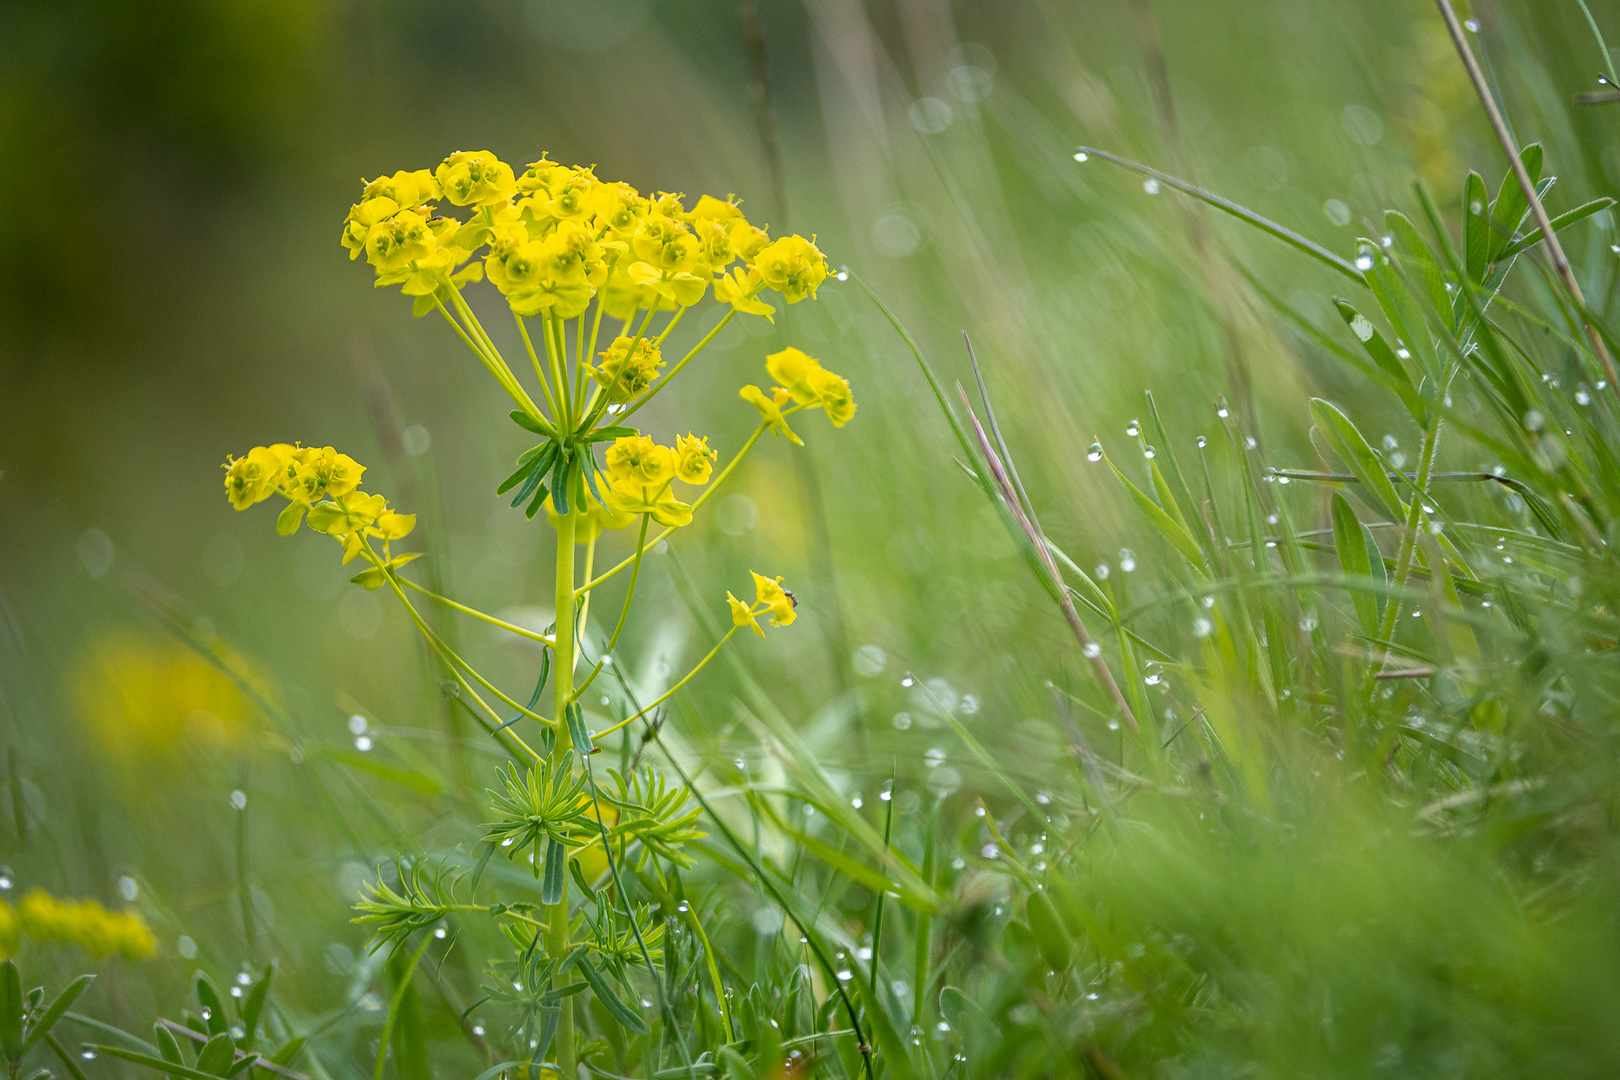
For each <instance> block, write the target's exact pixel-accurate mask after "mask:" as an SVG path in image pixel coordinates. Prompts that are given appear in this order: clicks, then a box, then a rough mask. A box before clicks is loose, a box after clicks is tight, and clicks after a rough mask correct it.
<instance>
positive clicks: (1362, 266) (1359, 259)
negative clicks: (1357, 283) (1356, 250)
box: [1356, 254, 1373, 271]
mask: <svg viewBox="0 0 1620 1080" xmlns="http://www.w3.org/2000/svg"><path fill="white" fill-rule="evenodd" d="M1372 268H1373V259H1372V256H1371V255H1365V254H1364V255H1357V256H1356V269H1357V270H1361V271H1367V270H1371V269H1372Z"/></svg>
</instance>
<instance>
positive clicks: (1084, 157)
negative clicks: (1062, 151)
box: [1074, 150, 1091, 162]
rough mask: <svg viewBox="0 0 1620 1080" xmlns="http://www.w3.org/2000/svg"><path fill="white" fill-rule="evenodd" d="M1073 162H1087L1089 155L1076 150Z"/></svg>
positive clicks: (1089, 158)
mask: <svg viewBox="0 0 1620 1080" xmlns="http://www.w3.org/2000/svg"><path fill="white" fill-rule="evenodd" d="M1074 160H1076V161H1081V162H1084V161H1089V160H1091V155H1090V154H1088V153H1086V152H1085V151H1084V150H1076V151H1075V152H1074Z"/></svg>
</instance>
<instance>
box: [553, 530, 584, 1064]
mask: <svg viewBox="0 0 1620 1080" xmlns="http://www.w3.org/2000/svg"><path fill="white" fill-rule="evenodd" d="M579 518H580V514H579V511H578V510H572V511H570V512H569V513H567V514H565V515H564V516H563V517H561V518H560V519H558V521H557V595H556V602H557V639H556V645H555V646H553V652H554V654H555V656H556V660H557V663H556V665H555V666H554V667H553V668H552V676H551V679H552V690H553V693H554V695H555V696H554V697H553V701H554V702H555V711H556V714H557V717H558V718H559V720H566V718H567V713H568V706H569V704H570V703H571V702H572V700H573V694H574V539H575V537H576V536H577V535H578V529H579ZM556 735H557V737H556V739H555V741H554V742H553V743H552V744H551V766H552V768H553V769H555V768H558V767H559V766H561V765H562V761H563V755H564V754H566V753H567V752H568V751H569V750H570V749H571V748H572V747H573V737H572V735H571V734H570V733H569V730H568V725H567V723H559V724H558V725H557V728H556ZM563 880H564V882H565V883H566V881H567V877H566V875H565V876H564V878H563ZM546 923H547V929H546V936H547V938H548V939H549V940H548V945H549V946H550V951H551V955H552V956H553V957H554V958H555V959H556V960H557V961H558V962H561V961H562V959H563V958H564V957H566V956H567V955H568V948H569V942H568V895H567V886H566V884H565V885H564V891H563V898H562V900H561V901H559V902H558V903H556V904H552V905H551V906H550V907H549V908H548V909H547V911H546ZM556 1046H557V1066H558V1068H559V1069H561V1070H562V1074H563V1077H564V1078H565V1080H573V1077H574V1075H575V1073H576V1072H577V1067H576V1064H575V1059H574V1005H573V999H572V998H568V999H564V1001H563V1002H562V1017H561V1019H560V1020H559V1021H558V1024H557V1037H556Z"/></svg>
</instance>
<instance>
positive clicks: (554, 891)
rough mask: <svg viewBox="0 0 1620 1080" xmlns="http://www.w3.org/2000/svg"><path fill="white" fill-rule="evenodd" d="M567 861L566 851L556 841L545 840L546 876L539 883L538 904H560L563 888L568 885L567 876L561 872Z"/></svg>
mask: <svg viewBox="0 0 1620 1080" xmlns="http://www.w3.org/2000/svg"><path fill="white" fill-rule="evenodd" d="M567 861H568V849H567V848H566V847H564V846H563V845H562V844H561V843H559V842H558V841H556V840H554V839H552V838H550V837H547V838H546V876H545V878H544V880H542V881H541V882H540V902H541V903H542V904H560V903H562V898H563V887H564V886H565V885H567V884H568V878H567V875H566V874H565V873H564V872H563V871H564V869H565V864H566V863H567Z"/></svg>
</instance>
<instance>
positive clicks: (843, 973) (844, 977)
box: [838, 968, 855, 982]
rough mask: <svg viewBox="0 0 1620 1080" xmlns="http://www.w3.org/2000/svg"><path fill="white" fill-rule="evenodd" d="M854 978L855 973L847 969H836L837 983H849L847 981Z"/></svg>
mask: <svg viewBox="0 0 1620 1080" xmlns="http://www.w3.org/2000/svg"><path fill="white" fill-rule="evenodd" d="M854 977H855V973H854V972H853V971H851V970H849V968H839V969H838V981H839V982H849V980H851V979H853V978H854Z"/></svg>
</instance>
